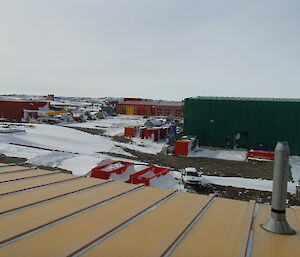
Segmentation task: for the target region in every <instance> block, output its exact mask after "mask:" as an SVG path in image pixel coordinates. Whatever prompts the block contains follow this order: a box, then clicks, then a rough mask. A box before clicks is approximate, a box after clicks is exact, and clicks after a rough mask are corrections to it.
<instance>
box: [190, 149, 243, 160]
mask: <svg viewBox="0 0 300 257" xmlns="http://www.w3.org/2000/svg"><path fill="white" fill-rule="evenodd" d="M246 155H247V151H244V150H210V149H204V148H197V149H196V150H195V151H192V152H191V153H190V154H189V157H206V158H214V159H222V160H231V161H245V159H246Z"/></svg>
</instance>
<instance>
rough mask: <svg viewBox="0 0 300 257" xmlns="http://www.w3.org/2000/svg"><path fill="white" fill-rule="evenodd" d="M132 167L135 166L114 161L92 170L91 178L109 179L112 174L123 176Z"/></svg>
mask: <svg viewBox="0 0 300 257" xmlns="http://www.w3.org/2000/svg"><path fill="white" fill-rule="evenodd" d="M131 165H134V164H133V163H131V162H124V161H114V162H111V163H107V164H104V165H101V166H97V167H95V168H93V169H92V170H91V177H93V178H101V179H109V177H110V175H111V174H112V173H117V174H121V173H123V172H124V171H125V170H126V169H127V168H128V167H129V166H131ZM114 166H115V167H114Z"/></svg>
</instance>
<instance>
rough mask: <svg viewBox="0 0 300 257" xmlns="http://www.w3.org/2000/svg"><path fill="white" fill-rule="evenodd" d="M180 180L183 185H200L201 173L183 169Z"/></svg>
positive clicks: (195, 170) (188, 168) (190, 168)
mask: <svg viewBox="0 0 300 257" xmlns="http://www.w3.org/2000/svg"><path fill="white" fill-rule="evenodd" d="M181 179H182V182H183V184H184V185H201V172H199V171H198V170H197V169H196V168H193V167H187V168H184V169H183V171H182V172H181Z"/></svg>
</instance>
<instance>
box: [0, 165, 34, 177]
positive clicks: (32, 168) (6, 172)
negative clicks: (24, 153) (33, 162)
mask: <svg viewBox="0 0 300 257" xmlns="http://www.w3.org/2000/svg"><path fill="white" fill-rule="evenodd" d="M5 167H7V166H5ZM8 167H10V166H8ZM0 168H3V166H1V167H0ZM23 168H27V169H21V170H12V171H4V172H1V173H0V176H1V175H2V174H4V175H6V174H8V173H15V172H20V171H30V170H37V167H23ZM28 168H30V169H28Z"/></svg>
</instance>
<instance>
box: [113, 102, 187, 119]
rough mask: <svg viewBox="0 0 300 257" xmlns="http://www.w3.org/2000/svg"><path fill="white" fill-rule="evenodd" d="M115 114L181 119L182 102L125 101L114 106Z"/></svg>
mask: <svg viewBox="0 0 300 257" xmlns="http://www.w3.org/2000/svg"><path fill="white" fill-rule="evenodd" d="M116 113H118V114H128V115H147V116H174V117H183V102H163V101H128V100H127V101H124V102H120V103H117V104H116Z"/></svg>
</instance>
